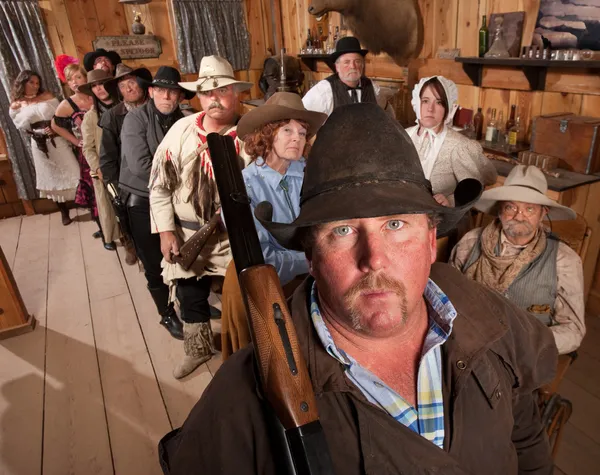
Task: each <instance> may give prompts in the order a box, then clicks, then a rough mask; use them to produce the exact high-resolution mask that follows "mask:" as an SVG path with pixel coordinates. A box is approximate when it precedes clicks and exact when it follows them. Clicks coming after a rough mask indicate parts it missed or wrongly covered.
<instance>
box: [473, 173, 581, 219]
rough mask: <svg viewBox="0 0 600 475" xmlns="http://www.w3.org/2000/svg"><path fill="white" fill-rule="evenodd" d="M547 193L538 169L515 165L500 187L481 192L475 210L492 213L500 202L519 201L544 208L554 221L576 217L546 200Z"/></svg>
mask: <svg viewBox="0 0 600 475" xmlns="http://www.w3.org/2000/svg"><path fill="white" fill-rule="evenodd" d="M547 191H548V182H547V180H546V177H545V176H544V173H543V172H542V171H541V170H540V169H539V168H537V167H534V166H533V165H530V166H527V165H517V166H515V167H514V168H513V169H512V170H511V171H510V173H509V174H508V176H507V177H506V180H504V184H503V185H502V186H498V187H496V188H492V189H490V190H486V191H484V192H483V194H482V195H481V198H480V199H479V201H478V202H477V203H476V204H475V209H477V210H479V211H481V212H482V213H493V212H494V210H495V209H496V205H497V204H498V202H500V201H520V202H522V203H532V204H537V205H542V206H546V207H547V208H548V217H549V218H550V219H552V220H555V221H563V220H568V219H575V218H576V217H577V214H576V213H575V211H573V210H572V209H571V208H568V207H566V206H563V205H560V204H558V203H557V202H556V201H554V200H551V199H550V198H548V197H547V196H546V192H547Z"/></svg>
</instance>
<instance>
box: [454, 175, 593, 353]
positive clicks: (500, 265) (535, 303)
mask: <svg viewBox="0 0 600 475" xmlns="http://www.w3.org/2000/svg"><path fill="white" fill-rule="evenodd" d="M547 190H548V183H547V182H546V177H545V176H544V174H543V173H542V171H541V170H540V169H539V168H536V167H533V166H526V165H517V166H516V167H514V168H513V169H512V171H511V172H510V173H509V174H508V176H507V177H506V180H505V182H504V185H503V186H499V187H496V188H492V189H490V190H487V191H485V192H484V193H483V195H481V199H480V200H479V201H478V202H477V204H476V205H475V208H477V209H478V210H479V211H481V212H484V213H490V214H494V215H497V216H498V218H497V219H495V220H494V221H492V222H491V223H490V224H489V225H488V226H487V227H485V228H477V229H473V230H472V231H470V232H469V233H467V234H466V235H465V236H464V237H463V238H462V239H461V240H460V242H459V243H458V244H457V245H456V247H455V248H454V250H453V251H452V256H451V257H450V263H451V264H452V265H453V266H454V267H456V268H457V269H459V270H460V271H462V272H463V273H464V274H465V275H466V276H467V277H470V278H471V279H473V280H476V281H478V282H480V283H482V284H483V285H485V286H487V287H490V288H492V289H494V290H496V291H498V292H499V293H501V294H502V295H504V296H506V297H507V298H508V299H509V300H510V301H512V302H513V303H515V304H516V305H517V306H518V307H521V308H522V309H523V310H526V311H528V312H529V313H530V314H531V315H532V316H534V317H535V318H536V319H538V320H539V321H541V322H542V323H544V324H545V325H548V326H549V327H550V330H552V334H553V335H554V340H555V342H556V346H557V348H558V353H559V354H565V353H569V352H571V351H574V350H576V349H577V348H578V347H579V345H580V344H581V340H582V339H583V336H584V335H585V321H584V314H585V304H584V298H583V268H582V266H581V259H580V258H579V256H578V255H577V253H576V252H575V251H573V249H571V248H570V247H569V245H568V244H565V243H564V242H562V241H559V240H558V239H557V238H556V236H554V235H553V234H551V233H549V232H548V231H547V230H546V229H545V228H544V226H543V220H544V218H546V217H548V218H549V219H550V220H551V221H561V220H567V219H575V218H576V216H577V215H576V214H575V212H574V211H573V210H572V209H570V208H567V207H566V206H562V205H560V204H558V203H557V202H556V201H554V200H551V199H550V198H548V197H547V196H546V191H547Z"/></svg>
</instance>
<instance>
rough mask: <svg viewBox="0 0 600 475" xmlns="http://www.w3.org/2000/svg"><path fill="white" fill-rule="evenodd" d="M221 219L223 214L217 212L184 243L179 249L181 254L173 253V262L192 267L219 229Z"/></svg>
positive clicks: (186, 267)
mask: <svg viewBox="0 0 600 475" xmlns="http://www.w3.org/2000/svg"><path fill="white" fill-rule="evenodd" d="M220 220H221V214H220V213H215V214H214V216H213V217H212V218H210V219H209V220H208V221H207V222H206V223H204V225H203V226H202V227H201V228H200V229H199V230H198V231H196V232H195V233H194V234H193V235H192V237H190V238H189V239H188V240H187V241H186V242H184V243H183V245H182V246H181V248H180V249H179V255H174V254H173V255H171V259H172V260H173V262H176V263H177V264H179V265H180V266H181V267H183V268H184V269H185V270H188V269H189V268H190V267H192V264H193V263H194V262H196V259H198V256H199V255H200V252H202V248H203V247H204V246H205V244H206V243H207V241H208V239H209V238H210V237H211V236H212V234H213V233H214V232H215V229H217V226H218V224H219V221H220Z"/></svg>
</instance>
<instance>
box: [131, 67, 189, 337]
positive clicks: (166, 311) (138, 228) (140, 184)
mask: <svg viewBox="0 0 600 475" xmlns="http://www.w3.org/2000/svg"><path fill="white" fill-rule="evenodd" d="M180 81H181V75H180V74H179V71H178V70H177V69H175V68H172V67H169V66H161V67H160V68H159V69H158V71H157V72H156V75H155V76H154V79H153V80H152V82H149V81H144V80H143V79H140V82H141V83H142V85H143V86H145V87H147V88H148V94H149V96H150V98H149V99H148V101H147V102H146V103H145V104H143V105H141V106H140V107H138V108H136V109H134V110H132V111H131V112H129V113H128V114H127V115H126V116H125V120H124V121H123V128H122V129H121V142H122V147H121V173H120V176H119V189H120V190H121V199H122V200H123V202H124V203H125V205H126V206H127V214H128V217H129V227H130V229H131V235H132V237H133V242H134V244H135V247H136V251H137V255H138V257H139V258H140V261H142V264H143V265H144V275H145V276H146V281H147V283H148V291H149V292H150V295H151V296H152V300H154V303H155V305H156V308H157V310H158V313H159V315H160V316H161V320H160V324H161V325H163V326H164V327H165V328H166V329H167V330H168V331H169V333H170V334H171V336H173V337H174V338H177V339H179V340H183V326H182V324H181V321H180V320H179V318H177V314H176V312H175V309H174V308H173V304H172V303H169V287H168V286H167V285H165V283H164V282H163V279H162V276H161V272H162V269H161V266H160V263H161V261H162V253H161V251H160V237H159V236H158V235H157V234H152V232H151V231H150V229H151V224H150V198H149V193H148V183H149V182H150V170H151V168H152V158H153V157H154V154H155V153H156V149H157V148H158V145H159V144H160V143H161V142H162V140H163V139H164V137H165V135H166V134H167V132H168V131H169V129H170V128H171V127H172V126H173V124H175V122H177V121H178V120H179V119H182V118H183V112H182V111H181V109H180V108H179V103H180V102H181V101H182V100H183V99H186V100H189V99H191V98H192V97H194V95H195V94H194V93H193V92H191V91H187V90H185V89H183V88H182V87H181V86H180V85H179V82H180Z"/></svg>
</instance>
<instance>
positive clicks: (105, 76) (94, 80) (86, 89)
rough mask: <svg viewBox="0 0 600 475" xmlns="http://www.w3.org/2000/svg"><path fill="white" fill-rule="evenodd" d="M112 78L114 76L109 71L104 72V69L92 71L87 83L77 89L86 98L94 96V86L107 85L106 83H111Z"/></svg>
mask: <svg viewBox="0 0 600 475" xmlns="http://www.w3.org/2000/svg"><path fill="white" fill-rule="evenodd" d="M112 78H113V77H112V74H110V73H109V72H108V71H104V69H92V70H91V71H90V72H88V73H87V82H86V83H85V84H82V85H81V86H79V87H78V88H77V89H78V91H79V92H81V93H83V94H85V95H86V96H93V95H94V93H93V92H92V86H95V85H96V84H106V82H108V81H110V80H111V79H112Z"/></svg>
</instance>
